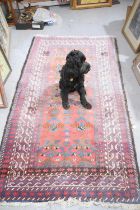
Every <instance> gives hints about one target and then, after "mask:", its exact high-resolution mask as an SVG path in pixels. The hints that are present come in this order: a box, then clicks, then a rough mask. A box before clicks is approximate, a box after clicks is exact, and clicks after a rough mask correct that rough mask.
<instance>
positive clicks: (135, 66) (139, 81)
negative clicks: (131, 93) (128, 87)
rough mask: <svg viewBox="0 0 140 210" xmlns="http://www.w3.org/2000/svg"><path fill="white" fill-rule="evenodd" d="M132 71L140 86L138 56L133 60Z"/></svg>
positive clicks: (139, 60) (139, 59)
mask: <svg viewBox="0 0 140 210" xmlns="http://www.w3.org/2000/svg"><path fill="white" fill-rule="evenodd" d="M132 70H133V72H134V75H135V77H136V79H137V81H138V83H139V85H140V54H138V55H137V56H136V58H135V59H134V60H133V66H132Z"/></svg>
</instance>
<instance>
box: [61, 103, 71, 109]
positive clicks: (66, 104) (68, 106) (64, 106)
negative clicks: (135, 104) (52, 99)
mask: <svg viewBox="0 0 140 210" xmlns="http://www.w3.org/2000/svg"><path fill="white" fill-rule="evenodd" d="M62 105H63V108H64V109H69V108H70V105H69V103H62Z"/></svg>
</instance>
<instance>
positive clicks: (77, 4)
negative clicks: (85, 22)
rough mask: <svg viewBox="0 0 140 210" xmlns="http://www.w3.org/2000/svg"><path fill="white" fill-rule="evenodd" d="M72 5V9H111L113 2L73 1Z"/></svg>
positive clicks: (105, 0)
mask: <svg viewBox="0 0 140 210" xmlns="http://www.w3.org/2000/svg"><path fill="white" fill-rule="evenodd" d="M70 4H71V8H72V9H86V8H96V7H110V6H112V0H71V1H70Z"/></svg>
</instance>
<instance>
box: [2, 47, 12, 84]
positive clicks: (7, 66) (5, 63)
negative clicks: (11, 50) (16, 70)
mask: <svg viewBox="0 0 140 210" xmlns="http://www.w3.org/2000/svg"><path fill="white" fill-rule="evenodd" d="M11 71H12V69H11V66H10V64H9V62H8V60H7V57H6V55H5V53H4V52H3V49H2V47H1V46H0V72H1V77H2V81H3V83H4V84H5V82H6V80H7V78H8V76H9V75H10V73H11Z"/></svg>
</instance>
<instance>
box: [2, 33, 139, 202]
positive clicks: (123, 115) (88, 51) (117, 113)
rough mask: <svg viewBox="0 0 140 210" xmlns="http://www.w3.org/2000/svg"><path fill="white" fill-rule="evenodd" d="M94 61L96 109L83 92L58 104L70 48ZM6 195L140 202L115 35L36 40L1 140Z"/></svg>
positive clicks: (90, 89) (89, 82)
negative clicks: (67, 104) (64, 105)
mask: <svg viewBox="0 0 140 210" xmlns="http://www.w3.org/2000/svg"><path fill="white" fill-rule="evenodd" d="M73 49H78V50H81V51H82V52H83V53H84V54H85V55H86V57H87V61H88V62H89V63H90V64H91V71H90V72H89V73H88V74H87V75H86V76H85V86H86V90H87V99H88V100H89V102H90V103H91V104H92V107H93V108H92V109H91V110H86V109H84V108H83V107H82V106H81V104H80V102H79V96H78V94H77V93H76V92H75V93H72V94H70V96H69V101H70V109H69V110H64V109H63V108H62V106H61V99H60V90H59V87H58V82H59V78H60V75H59V71H60V69H61V67H62V65H63V64H64V63H65V57H66V55H67V53H68V52H69V51H70V50H73ZM0 157H1V160H0V166H1V170H0V200H1V201H18V202H19V201H24V202H25V201H28V202H29V201H32V202H37V201H39V202H40V201H41V202H43V201H55V200H56V201H57V200H61V199H62V200H68V199H70V198H71V199H72V198H73V199H74V198H75V199H77V200H80V201H83V202H84V201H85V202H88V201H95V202H110V203H129V204H130V203H131V204H132V203H133V204H138V203H140V198H139V181H138V177H139V174H138V166H137V162H136V154H135V150H134V141H133V135H132V131H131V125H130V121H129V115H128V110H127V104H126V97H125V94H124V89H123V86H122V76H121V72H120V65H119V62H118V56H117V46H116V40H115V39H114V38H112V37H91V38H90V37H41V36H37V37H35V38H34V39H33V42H32V45H31V48H30V50H29V53H28V56H27V59H26V62H25V65H24V67H23V70H22V74H21V77H20V80H19V82H18V85H17V89H16V93H15V96H14V99H13V103H12V107H11V110H10V113H9V117H8V120H7V124H6V127H5V131H4V135H3V141H2V145H1V155H0Z"/></svg>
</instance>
